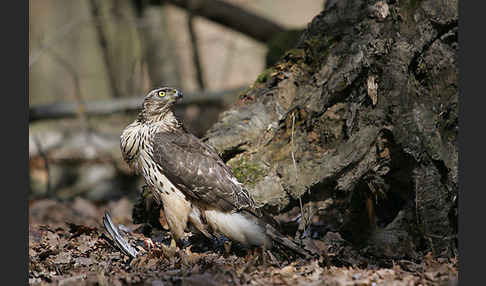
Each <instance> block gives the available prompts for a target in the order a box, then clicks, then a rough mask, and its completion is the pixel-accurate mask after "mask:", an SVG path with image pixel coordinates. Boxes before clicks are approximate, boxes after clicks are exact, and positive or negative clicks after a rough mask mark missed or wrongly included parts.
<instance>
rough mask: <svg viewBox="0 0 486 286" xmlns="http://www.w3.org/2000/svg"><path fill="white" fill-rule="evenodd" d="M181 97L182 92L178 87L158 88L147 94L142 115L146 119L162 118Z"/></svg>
mask: <svg viewBox="0 0 486 286" xmlns="http://www.w3.org/2000/svg"><path fill="white" fill-rule="evenodd" d="M181 98H182V92H181V91H179V90H178V89H175V88H173V87H161V88H156V89H154V90H152V91H150V92H149V93H148V94H147V95H146V96H145V98H144V101H143V105H142V107H143V109H142V112H141V113H140V115H141V116H142V117H143V119H144V120H155V121H156V120H161V119H163V118H164V117H165V115H167V114H168V113H170V112H171V111H172V110H171V107H172V106H173V105H174V104H175V103H176V102H177V101H179V99H181Z"/></svg>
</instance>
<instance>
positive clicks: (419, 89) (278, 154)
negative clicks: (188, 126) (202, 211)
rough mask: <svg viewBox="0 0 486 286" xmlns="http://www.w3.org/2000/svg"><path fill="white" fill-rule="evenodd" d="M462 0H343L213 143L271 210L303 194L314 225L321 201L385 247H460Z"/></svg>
mask: <svg viewBox="0 0 486 286" xmlns="http://www.w3.org/2000/svg"><path fill="white" fill-rule="evenodd" d="M457 6H458V3H457V1H455V0H440V1H432V0H424V1H414V0H409V1H393V0H390V1H365V0H340V1H337V2H336V3H335V4H334V5H332V6H331V7H330V8H329V10H327V11H323V12H322V13H321V14H319V15H318V16H316V17H315V18H314V19H313V20H312V22H311V23H310V24H309V25H308V28H307V29H306V31H305V32H304V33H303V35H302V37H301V38H300V40H299V41H298V43H296V47H295V48H294V49H292V50H290V51H288V52H287V53H286V55H285V56H284V57H283V58H282V59H281V60H280V61H279V62H278V63H277V64H275V65H273V66H272V67H271V68H269V69H267V70H266V71H264V72H263V73H262V74H261V75H260V76H259V77H258V78H257V80H256V81H255V83H254V84H253V85H252V86H251V87H250V88H249V89H248V90H247V91H245V92H244V93H242V94H241V95H240V99H239V101H238V103H237V104H236V105H235V106H234V107H233V108H232V109H230V110H228V111H227V112H225V113H223V114H222V116H221V117H220V119H219V121H218V122H217V123H216V124H215V125H214V126H213V127H212V128H211V129H210V130H209V131H208V133H207V135H206V137H205V141H207V142H208V143H209V144H211V145H213V146H214V147H215V148H216V149H217V150H218V151H219V152H220V154H221V155H222V157H223V158H224V160H226V161H227V163H228V164H229V165H230V166H232V167H233V170H234V171H235V174H236V175H237V177H238V179H239V180H240V181H241V182H243V183H245V184H246V185H247V186H248V188H249V189H250V191H251V193H252V194H253V196H254V197H255V200H257V202H258V203H259V204H260V205H261V206H263V207H264V208H266V209H267V210H269V211H272V212H274V213H282V212H286V211H288V210H290V209H292V208H293V207H296V206H299V205H300V203H299V200H302V202H303V203H304V207H303V210H301V211H302V213H303V215H304V217H303V218H302V220H301V226H300V227H301V229H305V228H306V227H308V226H309V225H307V224H309V221H310V217H311V215H310V213H311V212H314V213H319V214H323V216H324V217H328V218H330V217H333V216H334V217H338V218H337V219H336V221H337V222H338V223H337V224H336V225H333V226H331V225H330V226H328V227H327V230H334V231H339V232H340V233H341V235H342V237H344V238H345V239H347V240H349V241H351V242H354V243H356V245H359V246H366V248H365V249H366V250H367V251H369V252H370V253H371V254H373V255H377V256H382V257H383V256H384V257H411V258H414V257H417V255H418V253H420V252H426V251H429V250H431V251H433V253H434V254H435V255H438V256H450V255H453V254H455V252H456V251H457V243H456V235H457V215H456V212H455V211H456V208H457V200H456V196H457V192H458V185H457V183H458V146H457V132H458V70H457V65H456V58H457V51H458V42H457V25H458V9H457ZM322 201H326V204H325V205H326V207H320V208H319V209H315V207H314V209H312V206H315V205H319V203H318V202H322ZM320 205H322V204H320ZM333 207H334V208H333ZM309 208H310V209H309ZM331 210H334V211H331ZM335 210H338V211H337V213H336V211H335ZM306 217H307V219H306ZM302 224H304V225H302Z"/></svg>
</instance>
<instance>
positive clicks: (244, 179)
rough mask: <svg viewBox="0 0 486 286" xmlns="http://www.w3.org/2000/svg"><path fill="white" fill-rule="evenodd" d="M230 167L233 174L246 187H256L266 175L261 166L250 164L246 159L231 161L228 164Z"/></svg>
mask: <svg viewBox="0 0 486 286" xmlns="http://www.w3.org/2000/svg"><path fill="white" fill-rule="evenodd" d="M228 165H230V166H231V168H232V169H233V173H234V174H235V176H236V178H237V179H238V181H239V182H240V183H243V184H246V185H250V186H251V185H254V184H255V183H256V182H257V181H258V180H259V179H260V178H262V177H263V176H264V175H265V172H264V171H263V169H262V168H260V166H258V165H257V164H255V163H251V162H248V161H247V160H246V159H245V158H244V157H242V158H240V159H239V160H235V161H230V162H228Z"/></svg>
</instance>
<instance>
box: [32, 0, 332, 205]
mask: <svg viewBox="0 0 486 286" xmlns="http://www.w3.org/2000/svg"><path fill="white" fill-rule="evenodd" d="M325 2H326V1H325V0H323V1H315V0H305V1H293V0H280V1H278V5H275V1H272V0H263V1H260V0H259V1H257V0H252V1H243V0H234V1H229V0H227V1H221V0H219V1H207V0H192V1H181V0H171V1H148V0H137V1H130V0H123V1H115V0H106V1H100V0H84V1H62V0H46V1H29V19H30V29H29V102H30V124H29V143H30V144H29V159H30V167H31V168H30V174H31V192H30V195H31V198H40V197H46V196H48V197H55V198H58V199H70V198H73V197H75V196H79V195H81V196H84V197H86V198H88V199H92V200H101V201H105V200H108V199H112V198H114V197H120V196H125V195H128V196H136V192H135V190H136V189H137V186H138V185H139V184H140V183H141V182H140V181H139V179H134V176H131V175H130V173H129V171H128V169H127V167H126V166H125V165H124V163H123V162H122V161H121V154H120V151H119V147H118V137H119V133H120V131H121V130H122V128H123V127H124V126H126V125H127V124H128V123H129V122H130V121H132V120H133V118H134V116H135V114H136V109H137V107H138V105H139V104H140V100H141V97H142V96H143V95H144V94H145V93H146V92H147V91H148V90H150V89H151V88H153V87H156V86H161V85H170V86H177V87H179V88H180V89H182V90H183V91H184V92H185V94H187V96H186V97H185V100H186V102H184V103H183V104H182V105H181V107H180V110H179V113H180V115H181V116H182V118H183V120H184V122H185V124H186V125H187V127H188V129H189V130H190V131H192V132H193V133H195V134H196V135H198V136H202V135H204V133H205V132H206V130H207V129H208V128H209V127H210V126H211V125H212V124H213V123H214V122H215V121H216V120H217V118H218V115H219V114H220V113H221V112H222V111H224V110H225V109H227V108H228V107H229V106H230V105H231V104H232V103H234V102H235V101H236V98H237V95H238V93H239V92H241V90H243V89H245V88H246V87H248V86H249V85H250V84H251V83H252V82H253V81H254V80H255V78H257V76H258V75H259V74H260V73H261V72H262V71H263V70H264V69H265V67H266V66H267V65H270V64H273V63H274V62H275V61H276V60H278V58H279V57H280V56H281V55H282V54H283V53H284V52H285V51H286V50H287V49H290V48H292V45H293V43H294V42H295V40H296V39H298V37H299V35H300V31H302V30H303V29H304V28H305V26H306V25H307V23H309V22H310V20H311V19H312V18H313V17H314V16H315V15H317V14H318V13H319V12H320V11H321V10H322V8H323V7H324V5H325ZM289 38H290V40H288V39H289ZM282 39H283V40H282ZM292 39H294V40H292ZM269 61H270V62H269Z"/></svg>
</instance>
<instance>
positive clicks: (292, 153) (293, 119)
mask: <svg viewBox="0 0 486 286" xmlns="http://www.w3.org/2000/svg"><path fill="white" fill-rule="evenodd" d="M294 126H295V115H294V114H293V113H292V134H291V137H290V144H291V148H290V153H291V155H292V162H293V163H294V168H295V182H296V183H297V181H298V179H299V176H298V172H299V171H298V169H297V163H296V162H295V155H294ZM299 204H300V216H301V217H302V220H303V221H304V229H305V228H306V226H307V219H306V217H305V216H304V208H303V206H302V197H299Z"/></svg>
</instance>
